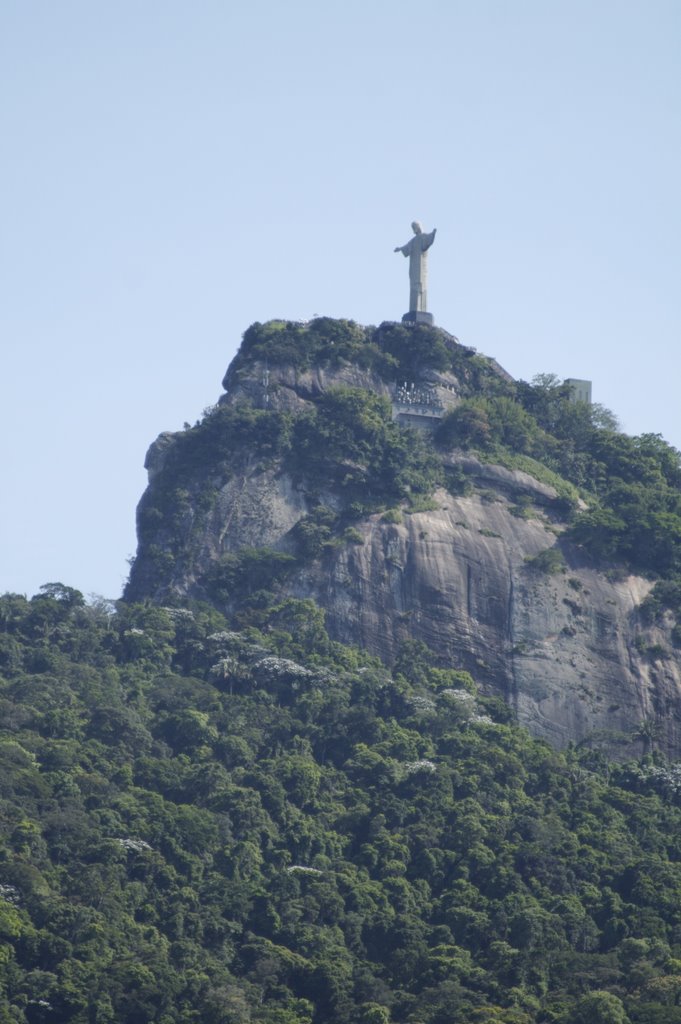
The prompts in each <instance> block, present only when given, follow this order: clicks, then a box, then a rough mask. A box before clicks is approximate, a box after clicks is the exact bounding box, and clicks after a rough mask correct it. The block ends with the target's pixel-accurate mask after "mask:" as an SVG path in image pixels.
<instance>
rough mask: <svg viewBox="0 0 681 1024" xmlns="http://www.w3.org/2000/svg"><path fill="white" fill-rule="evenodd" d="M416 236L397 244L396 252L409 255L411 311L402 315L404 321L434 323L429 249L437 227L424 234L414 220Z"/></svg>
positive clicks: (413, 227)
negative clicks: (431, 305) (430, 288)
mask: <svg viewBox="0 0 681 1024" xmlns="http://www.w3.org/2000/svg"><path fill="white" fill-rule="evenodd" d="M411 226H412V230H413V232H414V237H413V238H410V239H409V241H408V242H407V244H406V245H397V246H395V249H394V251H395V252H401V253H402V254H403V255H404V256H408V257H409V312H408V313H405V315H404V316H403V317H402V320H403V321H411V322H412V323H417V324H432V322H433V317H432V314H431V313H428V312H427V309H428V296H427V290H428V249H430V247H431V245H432V244H433V242H434V241H435V232H436V231H437V228H433V230H432V231H431V232H430V234H428V235H424V233H423V228H422V227H421V225H420V224H419V222H418V221H417V220H415V221H412V225H411Z"/></svg>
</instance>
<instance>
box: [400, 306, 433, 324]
mask: <svg viewBox="0 0 681 1024" xmlns="http://www.w3.org/2000/svg"><path fill="white" fill-rule="evenodd" d="M402 323H403V324H429V325H430V326H431V327H432V326H433V324H434V323H435V321H434V319H433V314H432V313H423V312H421V311H420V310H415V309H412V310H410V311H409V312H408V313H405V314H404V316H403V317H402Z"/></svg>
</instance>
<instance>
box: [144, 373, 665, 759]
mask: <svg viewBox="0 0 681 1024" xmlns="http://www.w3.org/2000/svg"><path fill="white" fill-rule="evenodd" d="M492 372H493V373H496V372H497V370H495V369H494V368H492ZM501 374H503V371H501V370H499V375H500V379H501ZM226 382H227V384H228V386H229V388H230V390H229V391H228V393H227V394H226V395H225V396H223V398H222V399H221V402H222V403H223V404H224V403H226V404H228V405H239V404H245V405H246V406H248V407H254V408H261V409H262V408H267V409H270V410H279V411H286V412H291V413H294V414H298V413H301V412H304V411H305V409H306V408H308V407H309V404H310V403H311V402H314V401H315V399H316V398H318V396H319V395H321V394H323V393H325V392H326V391H327V390H328V389H329V388H331V387H337V386H339V385H341V386H346V387H352V388H363V389H367V390H370V391H372V392H373V393H375V394H379V395H383V396H385V397H387V398H390V396H391V385H390V383H389V382H386V380H385V379H384V378H383V377H382V376H381V375H380V374H379V373H377V372H375V371H373V370H370V369H362V368H361V367H359V366H357V365H341V366H339V367H337V368H335V369H333V368H330V367H329V366H326V367H314V368H309V369H305V370H303V371H301V370H299V369H297V368H293V367H291V366H285V365H284V366H274V367H273V366H268V365H266V364H265V363H263V362H262V361H254V362H252V363H251V364H250V365H242V366H241V367H240V369H239V370H238V371H237V372H231V373H228V376H227V380H226ZM432 384H433V386H434V387H437V388H438V391H439V398H440V399H441V400H443V401H446V403H447V404H448V405H453V404H456V402H457V401H458V399H459V397H460V395H461V391H462V384H461V380H460V378H458V377H457V375H456V374H454V373H452V374H443V373H439V374H438V375H437V379H436V380H435V379H434V380H433V381H432ZM173 438H174V436H173V435H168V434H162V435H161V436H160V438H159V439H158V441H157V442H155V444H154V445H152V448H151V449H150V453H149V455H148V457H147V467H148V469H149V475H150V484H149V490H148V492H147V494H146V495H145V497H144V498H143V500H142V502H141V505H140V522H141V523H144V524H145V525H141V526H140V548H139V551H138V556H137V559H136V562H135V565H134V566H133V571H132V574H131V580H130V584H129V587H128V591H127V594H126V596H127V597H128V598H129V599H133V600H138V599H141V598H151V599H154V600H159V601H168V600H172V599H177V598H201V599H206V596H207V591H206V584H205V580H206V578H207V574H209V573H210V569H211V566H215V565H216V564H218V563H219V561H220V559H222V558H224V556H225V555H226V554H230V553H232V554H234V553H238V552H239V551H240V550H242V549H244V548H249V549H263V548H268V549H273V550H274V551H280V552H284V553H286V552H289V553H292V552H294V551H295V544H294V540H293V536H294V534H293V533H292V531H294V528H295V527H296V524H298V523H299V522H300V521H301V520H302V519H303V518H304V517H306V516H308V515H309V514H310V513H311V512H312V511H313V508H314V507H315V506H318V505H319V503H320V502H321V503H322V504H323V505H325V506H328V507H329V508H330V509H332V510H333V509H337V508H338V507H339V499H338V495H337V494H336V493H334V492H333V491H332V490H329V491H328V492H327V493H322V494H320V493H315V494H314V495H311V494H310V492H309V489H308V488H306V486H305V485H304V483H302V482H301V481H300V480H298V479H296V478H295V477H294V475H292V474H291V473H290V472H289V471H287V470H286V468H285V467H284V466H283V464H282V463H281V461H280V460H278V459H277V458H271V459H269V460H268V459H263V458H259V457H258V456H256V455H253V454H249V453H248V452H246V453H244V458H243V459H242V460H241V462H240V464H239V467H238V468H237V469H236V470H234V468H233V466H231V465H227V464H224V465H221V464H207V465H200V466H195V467H191V466H190V467H186V466H185V468H184V469H183V471H182V474H183V475H182V478H181V479H178V480H174V481H172V484H173V487H175V488H176V489H177V490H178V491H180V492H181V494H182V498H181V500H180V499H178V501H180V504H181V506H182V507H178V508H176V509H175V512H174V514H175V518H176V520H177V521H178V522H179V523H180V527H179V535H180V536H181V537H184V541H182V542H181V543H179V545H178V543H177V542H176V543H175V545H174V547H173V549H172V552H171V553H169V544H168V542H167V536H168V534H167V532H166V533H164V529H166V527H165V526H164V525H163V524H162V523H159V524H158V525H157V527H154V526H153V523H152V526H150V525H149V523H148V522H146V521H145V515H147V516H148V513H149V509H150V508H152V506H154V502H155V500H156V499H155V495H156V494H157V492H158V489H159V487H161V486H164V487H165V488H166V494H168V493H171V492H172V488H171V489H169V484H168V477H169V476H170V475H172V474H173V473H176V472H177V467H176V466H174V465H173V462H172V452H173V449H174V446H175V444H176V443H177V440H174V439H173ZM175 438H176V439H177V435H175ZM444 461H445V463H446V465H447V467H448V468H450V469H452V470H454V471H456V472H457V473H458V474H459V476H460V477H461V476H463V477H464V478H465V480H466V484H467V486H466V488H465V493H459V494H453V493H450V492H449V491H447V490H444V489H438V490H437V491H436V492H435V493H434V495H433V497H432V500H431V501H430V502H429V503H427V507H426V510H424V511H416V510H413V509H412V510H411V511H410V510H409V508H408V507H406V506H405V507H403V508H402V510H401V511H399V512H395V511H393V513H392V514H389V515H386V514H385V511H384V510H383V511H377V512H374V513H373V514H368V515H364V516H363V517H360V518H359V519H357V520H356V521H355V522H354V523H353V530H352V536H351V538H350V539H347V540H345V541H342V539H339V540H338V542H337V543H335V544H333V545H326V546H325V547H324V549H323V550H322V551H321V553H319V554H318V555H317V556H316V557H314V558H310V559H307V560H302V561H301V560H299V561H298V562H297V563H296V564H295V566H294V567H293V568H292V570H291V571H290V572H289V573H288V575H287V577H286V580H285V584H284V586H285V591H286V593H287V594H289V595H291V596H294V597H298V598H312V599H314V600H315V601H316V602H317V603H318V604H319V605H320V606H321V607H322V608H323V609H324V610H325V612H326V624H327V628H328V630H329V633H330V635H331V636H332V637H333V638H334V639H337V640H339V641H343V642H345V643H350V644H357V645H361V646H363V647H365V648H366V649H368V650H369V651H371V652H373V653H375V654H377V655H379V656H380V657H381V658H383V659H384V660H385V661H386V662H388V663H391V662H392V661H393V660H394V658H395V656H396V655H397V653H398V650H399V648H400V645H401V644H402V643H403V642H404V641H405V640H407V639H420V640H422V641H424V642H425V643H426V644H427V645H428V646H429V647H430V648H431V649H432V651H433V652H435V654H436V655H437V657H438V658H439V660H440V661H441V663H442V664H447V665H452V666H455V667H459V668H464V669H467V670H469V671H470V672H471V674H472V675H473V676H474V678H475V679H476V681H477V682H478V683H479V684H480V685H481V686H482V687H483V688H484V689H485V691H486V692H489V693H496V694H499V695H501V696H503V697H504V699H505V700H506V701H507V702H508V703H509V704H511V705H512V706H513V708H514V709H515V711H516V712H517V716H518V719H519V721H520V722H521V723H522V724H524V725H526V726H527V727H528V728H529V729H530V731H531V732H532V733H533V734H535V735H537V736H541V737H544V738H546V739H547V740H548V741H549V742H550V743H552V744H553V745H555V746H565V745H566V744H568V743H570V742H574V743H579V742H582V741H589V742H593V743H595V744H597V745H601V746H603V747H604V748H606V749H608V751H609V752H610V753H612V754H615V755H616V756H627V755H629V754H632V753H641V752H642V751H643V750H645V749H647V744H648V743H649V742H650V738H651V736H654V737H655V741H656V743H657V744H658V745H659V746H660V747H661V748H662V749H664V750H666V751H667V752H668V753H670V754H671V755H672V756H676V757H678V756H679V753H680V752H681V665H680V663H679V659H678V657H677V656H676V654H675V651H674V647H673V645H672V644H671V641H670V627H669V625H666V624H665V623H664V622H662V624H659V623H658V624H657V625H649V624H647V623H646V622H644V619H643V617H642V615H641V614H640V606H641V603H642V601H643V600H644V599H645V598H646V596H647V595H648V593H649V591H650V589H651V586H652V583H651V582H650V581H648V580H646V579H643V578H641V577H638V576H633V575H625V574H624V573H622V572H620V573H611V574H610V575H607V574H605V573H603V572H600V571H597V569H596V568H594V567H593V566H592V565H591V564H590V563H589V561H588V560H587V559H586V557H585V556H584V555H583V553H582V552H581V551H580V550H579V549H578V548H577V547H575V546H573V545H571V544H570V543H568V542H567V540H566V539H565V538H563V537H562V534H563V532H564V529H565V522H564V520H563V519H562V518H561V503H560V500H559V496H558V495H557V493H556V491H555V489H554V488H553V487H552V486H551V485H550V484H548V483H545V482H541V481H539V480H537V479H535V478H534V477H533V476H532V475H530V474H529V473H526V472H520V471H518V470H511V469H506V468H504V467H501V466H495V465H490V464H487V463H483V462H481V461H480V460H479V459H477V458H476V457H474V456H473V455H470V454H465V453H456V452H455V453H452V454H451V455H450V456H448V457H447V458H445V460H444ZM209 491H210V493H211V494H212V499H211V500H210V501H207V500H205V496H206V494H207V493H208V492H209ZM173 493H174V492H173ZM416 507H417V508H418V506H416ZM176 535H177V530H176ZM164 557H166V564H165V568H164V569H162V570H161V569H160V568H159V566H161V565H162V563H163V559H164Z"/></svg>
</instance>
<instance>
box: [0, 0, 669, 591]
mask: <svg viewBox="0 0 681 1024" xmlns="http://www.w3.org/2000/svg"><path fill="white" fill-rule="evenodd" d="M680 57H681V3H679V0H670V2H667V0H640V2H632V0H588V2H587V0H553V2H552V0H465V2H464V0H418V2H416V0H413V2H409V3H407V2H403V0H385V2H382V0H362V2H359V0H331V2H322V0H288V2H287V3H281V2H280V0H251V2H250V3H248V4H244V3H236V2H233V0H222V2H217V0H193V2H191V3H190V2H189V0H184V2H180V0H135V2H130V0H116V2H115V3H110V2H104V0H59V2H55V0H42V2H40V0H4V2H3V3H2V4H1V5H0V131H1V138H2V154H3V155H2V160H1V161H0V214H1V220H0V280H1V281H2V286H1V287H2V301H0V338H1V339H2V356H3V368H2V374H1V376H0V382H1V387H2V394H1V397H2V408H3V413H4V429H3V431H2V446H3V483H4V494H3V500H2V504H1V516H2V522H1V524H0V529H1V531H2V532H1V537H2V558H1V559H0V591H4V590H14V591H19V592H23V593H28V594H32V593H34V592H35V591H36V590H37V588H38V587H39V586H40V585H41V584H42V583H44V582H47V581H53V580H61V581H62V582H64V583H67V584H69V585H71V586H75V587H78V588H79V589H81V590H83V591H84V592H86V593H89V592H96V593H100V594H103V595H105V596H107V597H117V596H118V595H119V594H120V590H121V586H122V583H123V580H124V578H125V575H126V572H127V565H126V557H127V556H129V555H132V554H133V553H134V550H135V536H134V509H135V505H136V503H137V500H138V499H139V497H140V495H141V493H142V490H143V488H144V486H145V477H146V475H145V473H144V470H143V468H142V464H143V460H144V454H145V451H146V448H147V447H148V445H149V443H150V442H151V441H152V440H153V439H154V438H155V436H156V435H157V434H158V433H159V432H161V431H162V430H176V429H181V427H182V424H183V422H184V421H185V420H187V421H190V422H193V421H194V420H196V419H197V418H198V417H199V416H200V415H201V412H202V410H203V408H204V407H205V406H207V405H210V404H212V403H214V402H215V400H216V399H217V397H218V396H219V394H220V392H221V387H220V381H221V378H222V375H223V373H224V370H225V369H226V367H227V364H228V363H229V361H230V359H231V358H232V356H233V355H234V352H235V351H236V348H237V346H238V344H239V341H240V338H241V335H242V333H243V331H244V330H245V329H246V327H248V325H249V324H250V323H252V322H253V321H254V320H261V321H262V320H267V319H269V318H271V317H281V318H290V319H306V318H308V317H310V316H313V315H314V314H320V315H329V316H336V317H347V318H350V319H354V320H357V321H359V322H361V323H379V322H380V321H382V320H391V319H399V318H400V317H401V315H402V313H403V312H404V311H405V309H406V307H407V300H408V281H407V271H406V264H405V261H404V260H403V259H402V257H401V256H397V255H395V254H394V253H393V248H394V247H395V246H396V245H401V244H403V243H404V242H406V241H407V239H408V238H409V237H410V234H411V231H410V227H409V225H410V222H411V221H412V220H413V219H419V220H421V221H422V222H423V224H424V227H425V228H426V230H430V229H431V228H432V227H437V228H438V236H437V241H436V244H435V247H434V248H433V250H432V251H431V258H430V281H429V300H430V308H431V309H432V311H433V313H434V315H435V318H436V322H437V323H438V324H439V325H441V326H442V327H445V328H446V329H447V330H449V331H451V332H452V333H453V334H456V335H457V337H459V339H460V340H461V341H462V342H464V343H465V344H467V345H473V346H475V347H477V348H478V350H479V351H481V352H483V353H485V354H486V355H492V356H495V357H496V358H497V359H498V360H499V362H500V363H501V364H502V365H503V366H505V367H506V369H507V370H508V371H509V372H510V373H512V374H513V375H514V376H516V377H523V378H525V379H530V378H531V377H532V376H533V375H534V374H536V373H540V372H554V373H557V374H559V375H560V376H561V377H566V376H574V377H586V378H590V379H592V380H593V391H594V400H595V401H599V402H602V403H603V404H605V405H606V406H608V407H609V408H611V409H612V410H613V411H614V412H615V413H616V414H617V415H618V416H619V418H620V421H621V423H622V426H623V429H625V430H626V431H627V432H629V433H642V432H648V431H653V432H659V433H662V434H663V435H664V436H665V437H666V438H667V440H669V441H670V442H671V443H672V444H675V445H676V446H677V447H681V413H680V411H679V399H678V390H679V376H680V374H679V370H680V369H681V358H680V356H679V339H680V336H681V330H680V328H681V296H680V292H679V280H680V278H681V273H680V272H681V256H680V242H679V239H680V238H681V202H680V200H679V190H680V185H679V183H680V182H681V159H680V155H681V141H680V130H681V116H680V115H681V71H680V68H681V59H680Z"/></svg>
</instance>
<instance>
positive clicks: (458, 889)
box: [0, 584, 681, 1024]
mask: <svg viewBox="0 0 681 1024" xmlns="http://www.w3.org/2000/svg"><path fill="white" fill-rule="evenodd" d="M0 621H1V622H2V629H3V632H2V634H1V635H0V652H1V664H2V677H1V682H0V702H1V705H2V709H1V715H0V722H1V723H2V724H1V728H0V758H1V759H2V775H1V778H2V798H1V802H0V813H1V815H2V822H3V828H2V839H1V840H0V943H1V944H0V977H1V978H2V988H0V992H1V993H2V995H1V996H0V1020H2V1021H3V1022H6V1024H9V1022H16V1024H24V1022H28V1024H47V1022H55V1024H62V1022H63V1024H66V1022H69V1024H73V1022H77V1024H80V1022H83V1024H85V1022H88V1024H89V1022H95V1024H101V1022H108V1024H112V1022H114V1021H115V1022H116V1024H146V1022H148V1021H159V1022H163V1024H171V1022H178V1024H180V1022H181V1024H188V1022H192V1024H193V1022H198V1021H201V1022H202V1024H203V1022H207V1024H243V1022H248V1021H253V1022H263V1024H309V1022H311V1021H313V1022H315V1024H346V1022H351V1024H355V1022H356V1024H386V1022H388V1021H394V1022H405V1024H406V1022H409V1024H416V1022H420V1024H449V1022H451V1021H454V1020H456V1021H462V1022H468V1021H470V1022H473V1021H475V1022H492V1021H496V1022H505V1024H531V1022H540V1021H560V1022H566V1024H568V1022H569V1024H580V1022H586V1021H588V1022H589V1024H598V1022H614V1021H620V1022H623V1021H626V1020H627V1019H629V1020H631V1021H633V1022H640V1024H652V1022H655V1024H673V1022H679V1021H681V1008H680V1007H679V1006H678V1005H677V1003H678V1002H679V1001H680V1000H681V838H680V837H681V807H680V806H679V802H680V793H681V780H680V779H679V776H678V772H677V770H676V769H674V768H673V767H669V766H666V765H664V764H662V763H658V762H657V761H655V759H653V758H648V759H647V760H646V761H645V762H644V763H643V764H642V765H638V766H637V765H630V766H621V767H619V768H616V769H612V768H610V769H609V768H608V767H607V765H605V764H604V763H602V762H601V760H600V759H599V757H598V755H596V754H594V753H590V752H588V751H583V752H580V751H575V750H572V751H568V752H567V753H566V754H565V755H563V754H558V753H556V752H554V751H552V750H550V749H549V748H548V747H547V746H546V745H545V744H542V743H539V742H536V741H533V740H532V739H530V738H529V737H528V736H527V735H526V734H525V733H524V732H522V731H521V730H519V729H517V728H516V727H515V726H514V725H513V724H512V723H511V722H509V713H508V710H507V709H506V707H505V705H504V704H503V703H502V702H500V701H498V700H494V699H492V700H490V699H482V698H481V697H480V696H479V695H478V694H477V693H476V688H475V683H474V681H473V680H472V679H471V678H470V677H469V676H468V675H467V674H466V673H462V672H458V671H456V669H455V668H452V669H441V668H434V667H433V666H432V665H431V664H430V658H429V655H428V652H427V650H426V649H425V648H424V647H423V645H419V644H410V645H407V646H406V647H405V649H404V650H403V652H402V656H401V657H400V659H399V660H398V663H397V664H396V665H395V667H394V670H393V672H392V673H390V672H388V671H387V670H386V669H385V667H383V666H382V665H381V664H380V663H378V662H376V661H374V660H372V659H370V658H368V657H367V656H365V655H363V654H362V653H361V652H359V651H356V650H353V649H350V648H345V647H341V646H340V645H338V644H334V643H331V642H330V641H329V640H328V637H327V636H326V633H325V630H324V627H323V616H322V614H321V613H320V612H319V611H318V610H316V609H315V608H314V607H313V606H312V605H311V604H310V603H309V602H294V601H287V602H285V603H283V604H279V605H273V606H270V607H268V608H266V609H261V625H260V629H258V630H256V629H254V628H253V627H251V628H249V629H247V630H245V631H240V632H234V631H233V630H232V629H230V628H229V624H228V623H226V622H225V621H224V620H223V619H222V618H221V617H220V616H219V615H218V614H217V613H216V612H215V611H213V610H212V609H210V608H194V609H193V610H190V609H179V608H176V609H163V608H154V607H150V606H125V605H120V606H119V607H118V609H117V610H114V609H113V608H112V607H111V606H110V605H108V604H106V603H100V604H99V605H94V606H86V605H85V604H84V602H83V599H82V596H81V595H80V594H79V593H78V592H77V591H74V590H72V589H71V588H68V587H63V586H61V585H58V584H52V585H49V586H46V587H45V588H43V589H42V592H41V593H40V594H39V595H38V596H36V597H35V598H33V599H32V600H30V601H27V600H25V599H24V598H22V597H19V596H16V595H6V596H5V597H4V598H2V599H0Z"/></svg>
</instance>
